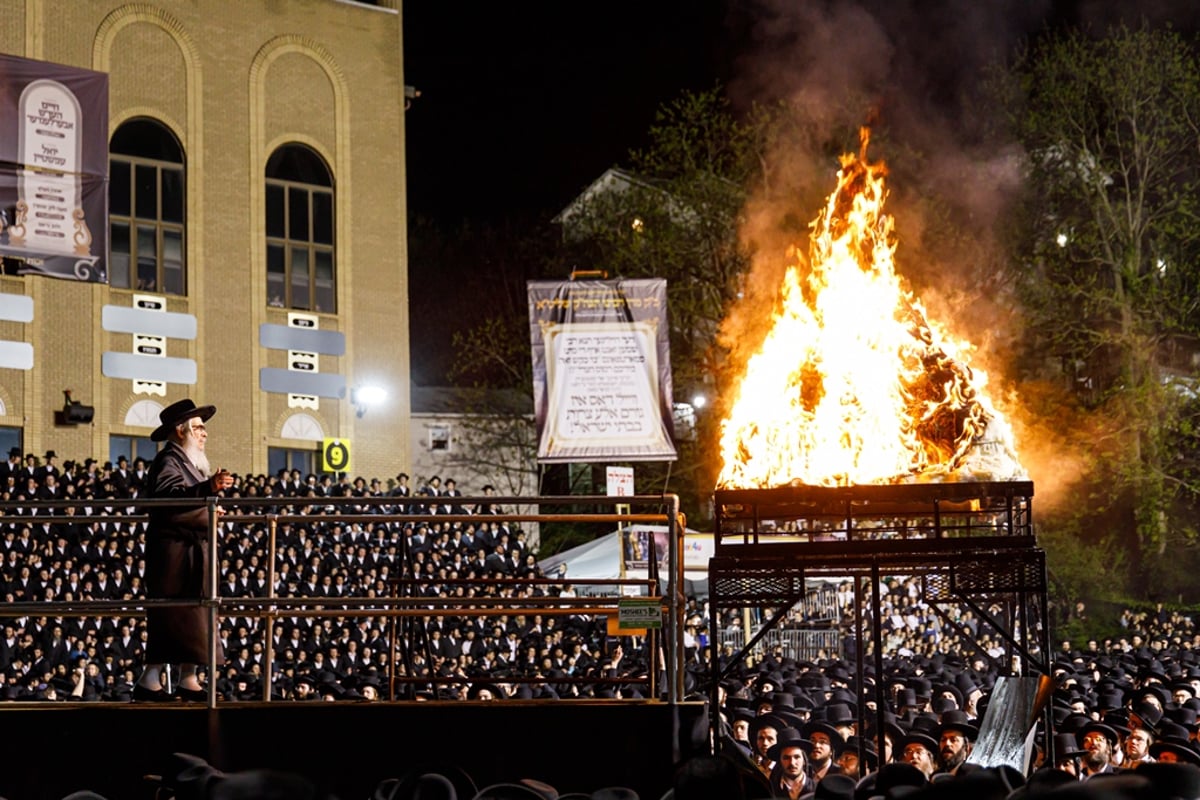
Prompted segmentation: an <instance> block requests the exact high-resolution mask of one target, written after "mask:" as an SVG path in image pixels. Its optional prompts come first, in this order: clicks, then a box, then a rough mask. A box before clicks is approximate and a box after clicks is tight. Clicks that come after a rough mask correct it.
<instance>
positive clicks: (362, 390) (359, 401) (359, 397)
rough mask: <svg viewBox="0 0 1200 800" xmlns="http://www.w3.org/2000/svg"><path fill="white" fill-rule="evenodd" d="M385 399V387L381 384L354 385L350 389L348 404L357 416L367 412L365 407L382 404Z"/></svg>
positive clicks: (360, 416)
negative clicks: (352, 407)
mask: <svg viewBox="0 0 1200 800" xmlns="http://www.w3.org/2000/svg"><path fill="white" fill-rule="evenodd" d="M385 400H387V389H384V388H383V387H382V386H370V385H368V386H355V387H353V388H352V389H351V390H350V404H351V405H353V406H354V413H355V415H357V416H358V417H359V418H362V415H363V414H366V413H367V409H368V408H371V407H373V406H378V405H382V404H383V402H384V401H385Z"/></svg>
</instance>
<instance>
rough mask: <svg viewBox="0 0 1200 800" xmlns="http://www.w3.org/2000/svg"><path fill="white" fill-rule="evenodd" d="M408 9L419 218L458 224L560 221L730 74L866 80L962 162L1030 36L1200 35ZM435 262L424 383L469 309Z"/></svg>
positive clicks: (823, 103) (529, 8) (644, 7)
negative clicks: (677, 103) (987, 104)
mask: <svg viewBox="0 0 1200 800" xmlns="http://www.w3.org/2000/svg"><path fill="white" fill-rule="evenodd" d="M403 12H404V48H405V53H404V68H405V83H406V84H408V85H410V86H413V87H415V88H416V89H417V90H419V91H420V97H418V98H416V99H415V100H414V101H413V103H412V106H411V108H410V109H409V110H408V111H407V113H406V115H405V126H406V134H407V153H406V157H407V161H408V186H407V192H408V204H409V211H410V222H414V221H416V220H418V219H420V220H432V221H433V222H434V223H435V224H436V225H437V226H440V227H442V228H444V229H445V230H447V231H451V230H453V229H454V228H455V227H456V226H457V225H458V224H460V223H462V222H463V221H470V222H471V223H472V225H474V226H477V225H478V224H480V223H502V222H504V221H506V220H511V219H518V220H530V219H533V220H540V221H543V222H546V221H549V220H550V219H551V218H552V217H553V216H554V215H555V214H556V213H557V212H559V211H560V210H562V209H563V208H564V207H565V206H566V205H567V204H568V203H569V202H570V201H571V200H572V199H573V198H575V197H576V196H577V195H578V194H579V193H580V192H581V191H582V190H583V189H584V188H586V187H587V186H588V185H589V184H590V183H591V182H592V181H593V180H595V179H596V178H597V177H599V176H600V174H601V173H603V172H604V170H606V169H608V168H609V167H612V166H629V158H628V153H629V151H630V150H631V149H634V148H637V147H640V146H643V145H644V144H645V136H646V133H647V131H648V129H649V128H650V126H651V124H652V123H653V120H654V114H655V111H656V110H657V109H658V108H659V107H660V106H661V105H662V104H664V103H666V102H668V101H670V100H673V99H675V98H677V97H679V96H680V95H681V94H682V93H683V92H684V91H685V90H690V91H703V90H706V89H709V88H712V87H714V86H716V85H717V84H718V83H719V84H720V85H721V86H722V87H723V89H724V90H725V92H726V95H727V97H728V98H729V100H730V103H731V107H732V108H733V109H734V110H735V112H739V111H744V110H745V109H747V108H749V107H750V106H751V105H752V104H754V103H770V102H773V101H776V100H787V101H789V102H790V103H792V104H793V105H794V107H799V108H801V109H802V113H805V114H808V115H809V116H810V118H812V119H821V118H822V116H823V115H827V116H828V117H830V118H831V119H832V118H833V117H834V116H835V114H834V113H833V112H831V111H830V112H829V113H828V114H826V112H827V110H829V109H834V108H835V107H836V106H837V104H838V102H839V101H840V100H842V99H843V98H845V97H849V96H857V95H859V94H861V93H864V92H865V93H866V94H867V95H869V96H873V97H876V98H878V106H877V108H878V110H879V111H880V113H882V114H885V115H886V116H887V118H888V119H887V121H888V125H889V127H890V129H891V131H892V132H893V133H894V134H898V135H899V136H900V137H901V138H903V137H907V138H908V139H909V141H910V143H911V145H912V146H913V147H914V148H916V149H917V150H919V151H922V152H926V153H938V154H939V158H938V159H937V162H936V163H935V166H936V167H938V168H940V169H941V170H942V172H943V173H945V174H947V175H953V174H954V170H955V169H956V168H957V167H958V166H959V165H960V164H962V163H966V162H965V161H963V160H956V158H955V157H954V154H955V153H961V154H963V155H964V159H975V158H976V156H977V154H970V155H969V156H966V155H965V154H966V153H967V152H968V151H967V148H968V146H969V145H968V144H967V143H966V142H967V140H969V138H970V136H971V132H972V130H973V129H977V128H980V127H981V119H980V112H981V111H984V112H985V113H986V109H980V108H979V107H978V106H972V105H971V104H970V103H969V102H965V101H964V98H966V97H967V96H968V95H969V94H970V92H971V91H972V90H973V89H974V88H976V87H977V85H978V82H979V79H980V77H981V75H982V71H983V68H984V66H985V65H986V64H988V63H989V62H991V61H992V60H993V59H995V58H997V57H998V56H1002V55H1003V54H1009V53H1011V52H1012V51H1013V49H1014V48H1015V47H1016V46H1018V45H1019V44H1020V43H1022V42H1029V41H1031V40H1032V39H1033V38H1035V37H1037V36H1038V35H1041V34H1042V33H1043V32H1044V31H1046V30H1048V29H1052V28H1055V27H1060V26H1063V25H1070V26H1073V27H1079V28H1085V29H1086V28H1090V29H1093V30H1094V31H1100V32H1102V31H1104V30H1105V29H1107V28H1108V27H1109V26H1111V25H1113V24H1116V23H1120V22H1124V23H1126V24H1129V25H1131V26H1133V27H1136V26H1137V25H1139V24H1140V22H1141V21H1142V20H1143V19H1145V20H1148V21H1149V22H1151V23H1152V24H1162V23H1164V22H1167V21H1170V22H1171V23H1172V25H1173V26H1174V27H1175V29H1176V30H1177V31H1181V32H1183V33H1185V34H1192V33H1194V32H1196V31H1197V30H1200V25H1197V21H1198V20H1200V3H1195V2H1194V0H1186V1H1185V0H1138V2H1136V3H1134V2H1130V1H1129V0H855V1H854V2H847V1H846V0H661V1H660V0H638V1H637V2H627V1H626V0H605V1H603V2H592V1H591V0H573V1H572V2H561V1H557V2H535V1H533V0H529V1H527V2H518V3H494V2H480V3H474V2H462V1H461V0H406V2H405V3H404V8H403ZM863 110H864V111H866V109H865V108H864V109H863ZM855 111H857V109H855ZM838 113H842V114H843V115H844V109H842V110H840V111H839V112H838ZM864 121H865V120H864ZM855 124H860V123H858V122H856V123H855ZM810 166H811V165H810ZM818 166H819V165H818ZM827 166H828V168H829V169H830V174H831V176H832V172H833V170H834V169H836V165H834V164H832V163H830V164H829V165H827ZM934 172H935V171H934V170H930V171H929V176H928V177H929V178H930V180H932V179H934V178H935V177H936V175H935V174H934ZM984 188H986V186H985V187H984ZM422 261H423V259H414V260H413V262H412V263H411V264H410V278H411V282H410V286H411V287H412V288H411V308H412V310H413V319H414V324H413V330H412V342H413V354H414V355H413V367H414V380H416V381H418V382H420V383H439V382H441V381H442V379H441V377H440V375H439V373H440V372H441V369H440V368H439V367H438V366H437V364H435V363H434V361H436V360H437V359H436V358H434V357H432V356H431V355H430V354H432V353H434V352H439V353H441V355H440V356H438V357H437V358H440V359H441V360H440V362H438V363H440V364H442V365H444V364H445V363H446V358H445V353H444V351H445V350H446V348H447V342H448V341H449V339H450V330H449V328H448V327H447V326H446V325H443V324H440V322H439V321H440V319H441V318H440V317H438V318H436V319H434V318H430V317H429V313H432V312H429V311H428V309H431V308H435V307H443V312H444V313H443V314H442V316H443V317H446V319H447V320H448V324H449V323H453V322H454V321H455V320H461V318H462V315H455V314H454V313H453V312H447V310H446V309H445V308H444V303H445V291H446V287H447V286H449V287H450V290H451V291H453V290H454V288H455V287H456V286H457V284H455V283H454V281H455V277H454V275H453V274H452V273H453V272H454V270H455V269H462V267H455V266H454V265H453V264H445V263H421V262H422ZM467 268H470V267H467ZM447 282H449V283H447ZM422 309H426V312H425V318H424V320H423V321H422V318H421V313H422ZM436 316H437V315H435V317H436ZM433 323H439V324H433Z"/></svg>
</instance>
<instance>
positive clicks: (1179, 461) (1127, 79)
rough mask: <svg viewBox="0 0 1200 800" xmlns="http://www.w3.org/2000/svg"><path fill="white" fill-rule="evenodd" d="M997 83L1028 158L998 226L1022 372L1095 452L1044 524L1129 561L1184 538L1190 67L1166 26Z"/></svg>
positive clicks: (1195, 141)
mask: <svg viewBox="0 0 1200 800" xmlns="http://www.w3.org/2000/svg"><path fill="white" fill-rule="evenodd" d="M1009 78H1010V80H1009V81H1008V82H1006V83H1004V84H1002V85H1003V87H1004V90H1005V92H1006V93H1007V96H1006V98H1005V99H1006V101H1007V102H1006V108H1007V109H1008V110H1009V112H1010V115H1009V121H1010V122H1011V123H1012V130H1013V131H1014V132H1015V133H1016V135H1017V137H1018V139H1019V140H1020V142H1021V143H1022V144H1023V145H1024V147H1025V150H1026V153H1027V156H1028V161H1027V168H1028V183H1027V194H1026V195H1025V197H1024V198H1023V202H1022V203H1019V204H1017V208H1018V209H1019V218H1018V219H1017V220H1016V222H1015V224H1013V225H1012V227H1011V230H1012V231H1014V232H1016V236H1015V241H1014V244H1015V246H1016V257H1015V258H1014V259H1013V261H1012V263H1013V265H1014V269H1015V270H1016V271H1017V273H1018V274H1017V278H1018V280H1019V285H1020V288H1021V290H1022V298H1023V300H1024V302H1025V306H1026V309H1027V311H1028V314H1029V323H1030V324H1029V329H1028V339H1027V345H1028V353H1029V354H1031V356H1032V357H1030V358H1028V359H1026V363H1029V364H1034V365H1036V366H1037V368H1038V369H1039V370H1040V375H1037V376H1030V377H1044V376H1045V375H1046V374H1047V373H1048V372H1052V373H1057V374H1058V375H1060V376H1061V377H1063V378H1065V379H1066V380H1064V381H1063V383H1064V385H1069V386H1070V387H1071V390H1072V391H1074V392H1076V393H1077V395H1078V397H1079V399H1080V400H1081V401H1082V403H1083V404H1084V408H1085V409H1086V410H1087V412H1088V413H1087V415H1086V417H1085V421H1084V422H1083V423H1082V424H1080V425H1078V426H1077V430H1078V432H1079V434H1080V436H1081V438H1084V439H1085V441H1081V442H1080V443H1079V444H1080V445H1081V446H1083V448H1084V449H1085V450H1086V451H1089V452H1090V453H1091V454H1092V455H1093V456H1095V458H1094V459H1093V461H1092V463H1091V469H1090V472H1089V474H1088V475H1087V481H1086V483H1085V484H1084V485H1083V486H1081V489H1080V496H1081V497H1082V498H1084V499H1085V502H1083V503H1077V504H1075V505H1074V506H1073V509H1072V510H1070V511H1069V512H1068V513H1069V514H1070V515H1073V516H1074V517H1075V519H1065V518H1063V517H1060V518H1059V521H1058V523H1057V524H1058V525H1059V526H1060V528H1061V529H1062V530H1063V531H1068V530H1078V529H1088V528H1089V527H1092V526H1097V525H1103V526H1107V527H1106V528H1102V530H1105V536H1107V537H1108V538H1109V541H1108V542H1106V546H1109V547H1111V546H1112V545H1113V544H1114V541H1113V540H1114V539H1119V538H1120V537H1121V536H1122V533H1123V532H1131V533H1134V534H1135V535H1134V536H1132V537H1130V538H1129V539H1127V540H1126V541H1125V542H1123V545H1124V546H1125V547H1126V548H1127V549H1129V548H1132V550H1131V555H1132V556H1133V558H1132V559H1131V563H1135V564H1136V563H1139V562H1141V561H1142V559H1143V558H1144V557H1145V556H1148V555H1154V554H1162V553H1163V552H1164V549H1165V547H1166V545H1167V543H1168V542H1169V541H1172V543H1173V544H1178V543H1179V542H1180V541H1182V540H1191V539H1193V538H1194V536H1195V528H1194V523H1192V522H1191V521H1190V520H1192V519H1194V518H1195V510H1196V500H1197V493H1198V491H1200V482H1198V481H1197V474H1196V471H1195V467H1194V465H1195V462H1196V457H1197V452H1198V451H1197V448H1196V438H1195V433H1194V426H1195V422H1194V414H1195V411H1196V409H1195V405H1196V403H1195V399H1194V397H1195V388H1194V387H1195V382H1194V381H1195V369H1194V367H1193V357H1194V355H1195V354H1196V352H1197V348H1196V346H1195V342H1196V335H1197V333H1200V313H1198V311H1200V309H1198V307H1197V303H1198V301H1200V292H1198V291H1197V286H1196V283H1197V280H1200V270H1198V269H1197V258H1198V256H1200V226H1198V225H1197V224H1196V222H1197V220H1196V213H1197V203H1198V202H1200V196H1198V195H1197V189H1198V188H1200V187H1198V185H1197V179H1198V178H1200V147H1198V145H1200V62H1198V60H1197V57H1196V52H1195V51H1194V49H1193V48H1192V47H1191V46H1190V45H1189V44H1188V43H1187V42H1186V41H1185V40H1184V39H1183V38H1182V37H1180V36H1179V35H1177V34H1176V33H1174V32H1173V31H1171V30H1153V29H1150V28H1149V27H1142V28H1141V29H1138V30H1131V29H1128V28H1125V27H1120V28H1114V29H1112V30H1110V31H1108V32H1107V34H1106V35H1104V36H1103V37H1100V38H1093V37H1090V36H1088V35H1087V34H1086V33H1084V32H1079V31H1071V32H1066V33H1062V34H1057V35H1053V36H1050V37H1048V38H1047V39H1046V40H1045V41H1043V42H1041V43H1039V44H1037V45H1036V46H1034V47H1032V48H1030V49H1028V50H1026V51H1024V52H1022V53H1021V54H1020V56H1019V58H1018V59H1017V60H1016V63H1015V64H1014V66H1013V69H1012V70H1011V72H1010V73H1009ZM1081 515H1090V517H1089V518H1088V519H1087V520H1086V521H1087V522H1089V523H1090V525H1089V524H1082V523H1084V522H1085V520H1084V519H1083V518H1082V517H1081ZM1110 574H1111V573H1110ZM1149 577H1151V572H1147V574H1145V575H1143V579H1146V578H1149Z"/></svg>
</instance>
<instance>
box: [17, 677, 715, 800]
mask: <svg viewBox="0 0 1200 800" xmlns="http://www.w3.org/2000/svg"><path fill="white" fill-rule="evenodd" d="M704 715H705V708H704V705H703V704H702V703H691V702H689V703H679V704H674V705H672V704H667V703H659V702H638V701H619V702H612V701H608V702H561V701H560V702H552V703H541V704H538V703H522V702H517V701H503V702H491V703H478V702H419V703H412V702H409V703H344V702H337V703H327V702H319V701H314V702H293V703H270V704H266V703H236V704H226V705H221V706H219V707H218V708H216V709H208V708H206V707H204V706H202V705H199V704H197V705H191V704H189V705H176V704H171V705H168V704H162V705H153V704H148V705H147V704H112V703H67V702H59V703H45V702H43V703H5V704H0V725H3V726H4V729H5V736H4V745H5V747H4V751H5V763H6V764H8V765H11V767H12V768H11V769H4V770H0V796H3V797H7V798H11V800H18V799H19V800H61V798H63V797H65V796H66V795H68V794H70V793H71V792H73V791H78V790H82V789H88V790H91V791H94V792H97V793H99V794H102V795H104V796H105V797H107V798H109V800H117V798H123V799H126V800H136V799H137V798H146V799H147V800H149V799H150V798H153V797H154V787H153V784H151V783H150V782H148V781H146V780H145V779H144V777H143V776H144V775H146V774H155V773H159V772H161V770H162V769H163V764H164V763H165V758H166V757H167V756H169V755H170V754H171V753H173V752H186V753H191V754H192V755H196V756H200V757H201V758H204V759H206V760H207V761H208V762H209V763H210V764H212V765H213V766H215V767H218V768H219V769H222V770H224V771H226V772H237V771H241V770H245V769H255V768H271V769H280V770H285V771H288V772H294V773H297V774H300V775H304V776H306V777H308V778H310V779H311V780H313V781H314V782H316V783H317V785H318V786H320V787H321V788H323V789H325V790H326V791H329V792H332V793H333V794H335V795H336V796H337V797H338V798H340V800H368V798H370V797H371V793H372V791H373V790H374V788H375V787H376V785H378V783H379V782H380V781H381V780H383V779H384V778H389V777H399V776H401V775H403V774H404V773H406V772H407V771H408V770H410V769H413V768H419V767H424V768H430V767H436V766H444V765H456V766H459V767H461V768H462V769H463V770H465V771H466V772H467V774H469V775H470V776H471V777H472V778H473V779H474V780H475V782H476V784H477V785H478V787H479V788H483V787H484V786H486V785H488V784H491V783H499V782H511V781H514V780H518V779H520V778H534V779H537V780H541V781H544V782H546V783H549V784H550V785H552V786H554V787H555V788H557V789H558V790H559V791H560V792H577V791H584V792H590V791H593V790H595V789H599V788H603V787H606V786H628V787H630V788H633V789H635V790H636V791H637V792H638V794H639V795H640V796H641V797H642V798H643V800H657V798H659V797H661V796H662V794H663V793H664V792H665V791H666V789H668V788H669V787H670V785H671V774H672V771H673V767H674V766H675V764H676V763H677V762H678V761H680V760H682V759H686V758H689V757H691V756H693V755H697V754H698V753H699V752H701V751H702V750H703V751H705V752H706V747H707V745H706V743H705V742H704V741H703V729H704V727H705V716H704ZM695 730H699V731H700V734H699V736H697V735H695V734H694V733H693V731H695ZM18 765H19V766H18ZM459 800H470V798H460V799H459Z"/></svg>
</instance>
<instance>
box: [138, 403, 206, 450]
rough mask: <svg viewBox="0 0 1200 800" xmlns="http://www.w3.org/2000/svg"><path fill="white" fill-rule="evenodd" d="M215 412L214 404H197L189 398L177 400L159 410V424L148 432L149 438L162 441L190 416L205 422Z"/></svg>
mask: <svg viewBox="0 0 1200 800" xmlns="http://www.w3.org/2000/svg"><path fill="white" fill-rule="evenodd" d="M215 413H217V407H216V406H198V405H196V404H195V403H194V402H192V400H191V399H190V398H184V399H183V400H178V401H176V402H174V403H171V405H169V406H167V407H166V408H164V409H163V410H162V411H160V412H159V414H158V421H159V426H158V427H157V428H155V429H154V432H153V433H151V434H150V439H151V440H153V441H155V442H164V441H166V439H167V437H168V436H170V435H171V431H172V430H174V429H175V426H176V425H178V424H179V423H181V422H183V421H185V420H189V419H191V418H192V417H199V418H200V419H201V420H202V421H205V422H207V421H208V419H209V418H211V417H212V415H213V414H215Z"/></svg>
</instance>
